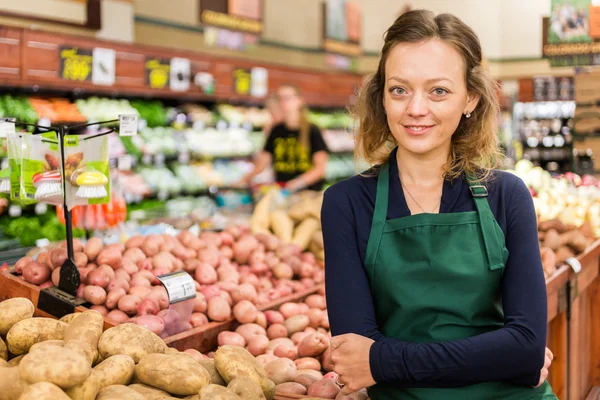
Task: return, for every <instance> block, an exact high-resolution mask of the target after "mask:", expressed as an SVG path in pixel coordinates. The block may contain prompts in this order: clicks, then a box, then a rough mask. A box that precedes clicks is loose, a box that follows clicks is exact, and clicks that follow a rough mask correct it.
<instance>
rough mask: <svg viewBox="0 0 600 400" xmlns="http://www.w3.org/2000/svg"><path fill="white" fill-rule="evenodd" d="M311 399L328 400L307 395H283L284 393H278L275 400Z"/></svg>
mask: <svg viewBox="0 0 600 400" xmlns="http://www.w3.org/2000/svg"><path fill="white" fill-rule="evenodd" d="M309 397H310V398H311V399H313V400H326V399H322V398H320V397H311V396H308V395H306V394H291V393H283V392H276V393H275V397H274V399H275V400H296V399H306V398H309Z"/></svg>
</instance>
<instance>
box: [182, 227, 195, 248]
mask: <svg viewBox="0 0 600 400" xmlns="http://www.w3.org/2000/svg"><path fill="white" fill-rule="evenodd" d="M177 239H179V242H180V243H181V244H183V245H184V246H185V247H189V245H190V243H191V242H192V241H193V240H195V239H197V238H196V236H194V234H193V233H192V232H190V231H188V230H187V229H186V230H183V231H181V232H179V235H177Z"/></svg>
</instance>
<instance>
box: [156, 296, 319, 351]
mask: <svg viewBox="0 0 600 400" xmlns="http://www.w3.org/2000/svg"><path fill="white" fill-rule="evenodd" d="M321 286H322V285H317V286H315V287H313V288H311V289H307V290H305V291H302V292H297V293H293V294H291V295H289V296H286V297H282V298H281V299H278V300H275V301H272V302H270V303H267V304H265V305H263V306H261V307H259V310H260V311H266V310H276V309H279V307H280V306H281V305H282V304H284V303H287V302H299V301H302V300H304V299H305V298H307V297H308V296H310V295H311V294H315V293H317V292H318V291H319V289H320V288H321ZM238 326H239V324H238V323H237V322H236V321H234V320H233V319H232V320H229V321H225V322H210V323H208V324H207V325H203V326H199V327H197V328H194V329H191V330H188V331H185V332H181V333H178V334H176V335H173V336H169V337H166V338H164V341H165V343H167V346H169V347H174V348H176V349H177V350H179V351H184V350H186V349H196V350H198V351H199V352H201V353H208V352H209V351H212V350H215V349H216V348H217V345H218V343H217V336H219V333H221V332H223V331H234V330H235V329H236V328H237V327H238Z"/></svg>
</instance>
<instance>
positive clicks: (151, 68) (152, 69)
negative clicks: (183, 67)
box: [146, 58, 171, 89]
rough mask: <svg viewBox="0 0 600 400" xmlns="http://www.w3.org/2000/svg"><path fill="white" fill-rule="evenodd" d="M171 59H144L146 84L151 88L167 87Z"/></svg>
mask: <svg viewBox="0 0 600 400" xmlns="http://www.w3.org/2000/svg"><path fill="white" fill-rule="evenodd" d="M170 74H171V60H169V59H160V58H148V59H146V85H148V86H149V87H151V88H152V89H165V88H167V87H169V80H170V79H169V78H170Z"/></svg>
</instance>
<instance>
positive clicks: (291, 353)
mask: <svg viewBox="0 0 600 400" xmlns="http://www.w3.org/2000/svg"><path fill="white" fill-rule="evenodd" d="M273 354H274V355H275V356H276V357H284V358H288V359H290V360H295V359H296V358H298V349H297V348H296V347H287V346H281V345H279V346H277V347H275V350H273Z"/></svg>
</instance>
